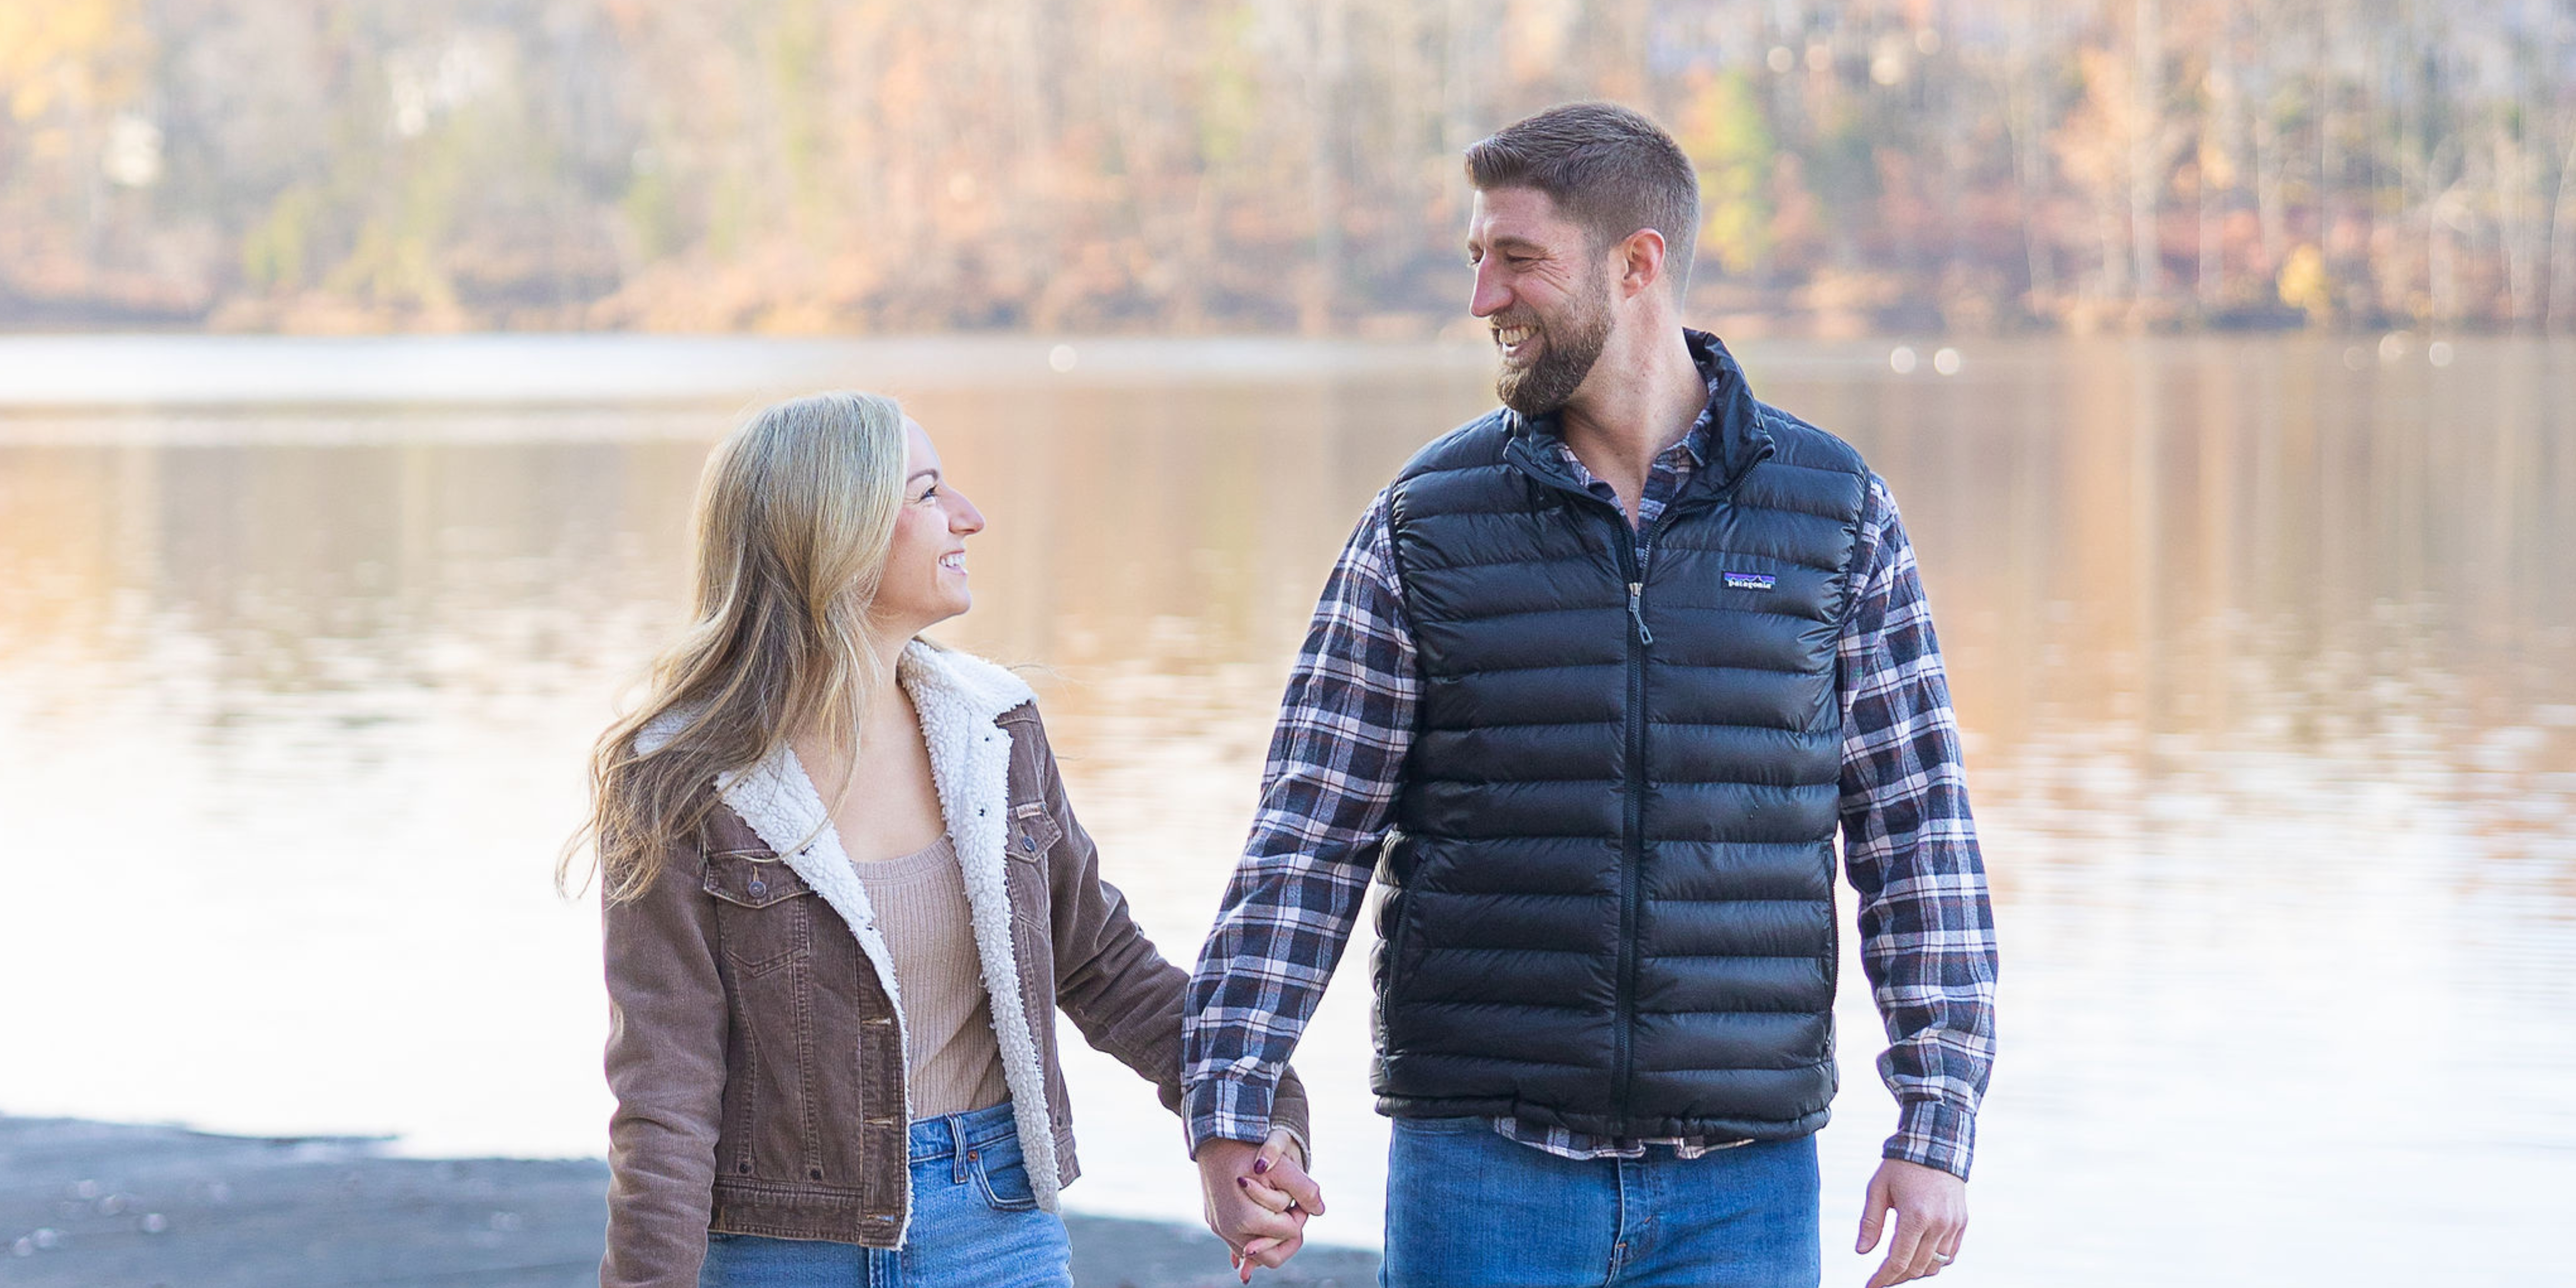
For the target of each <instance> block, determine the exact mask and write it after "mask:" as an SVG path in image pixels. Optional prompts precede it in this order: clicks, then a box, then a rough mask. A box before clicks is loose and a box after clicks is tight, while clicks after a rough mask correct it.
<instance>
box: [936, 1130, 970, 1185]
mask: <svg viewBox="0 0 2576 1288" xmlns="http://www.w3.org/2000/svg"><path fill="white" fill-rule="evenodd" d="M940 1121H941V1122H944V1123H946V1124H948V1140H949V1143H950V1144H951V1145H952V1146H953V1148H952V1149H951V1150H950V1152H949V1155H948V1171H949V1179H951V1180H953V1181H955V1182H957V1183H958V1184H959V1185H964V1184H965V1183H966V1150H967V1144H966V1116H965V1115H964V1114H948V1115H945V1116H943V1117H942V1118H941V1119H940Z"/></svg>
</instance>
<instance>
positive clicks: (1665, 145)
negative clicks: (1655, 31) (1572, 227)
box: [1467, 103, 1699, 300]
mask: <svg viewBox="0 0 2576 1288" xmlns="http://www.w3.org/2000/svg"><path fill="white" fill-rule="evenodd" d="M1467 181H1468V182H1469V183H1472V184H1474V185H1475V186H1476V189H1477V191H1479V192H1487V191H1491V190H1493V189H1496V188H1535V189H1537V190H1538V191H1540V192H1544V193H1546V194H1547V195H1548V197H1549V199H1551V200H1553V201H1554V202H1556V206H1557V209H1559V210H1562V211H1564V212H1565V213H1566V215H1567V217H1569V218H1571V219H1572V220H1574V222H1575V223H1577V224H1579V225H1581V226H1582V228H1583V230H1584V232H1585V233H1586V234H1587V235H1588V236H1589V237H1590V238H1591V239H1592V248H1593V249H1594V250H1595V251H1599V250H1602V249H1605V248H1607V247H1609V246H1610V245H1612V244H1613V243H1616V242H1619V241H1621V240H1623V239H1625V238H1626V237H1627V236H1628V235H1629V234H1631V233H1634V232H1636V231H1637V230H1638V229H1640V228H1652V229H1654V230H1655V231H1656V232H1658V233H1661V234H1663V237H1664V277H1665V279H1666V280H1668V281H1670V282H1671V283H1672V292H1673V298H1674V299H1675V300H1679V299H1680V298H1682V294H1683V292H1684V291H1686V290H1688V289H1689V287H1690V270H1691V252H1692V250H1693V248H1694V244H1695V243H1696V242H1697V241H1698V239H1699V175H1698V174H1697V173H1696V172H1694V171H1693V170H1692V168H1691V163H1690V158H1689V157H1688V156H1686V155H1684V154H1683V152H1682V149H1681V145H1680V144H1678V143H1675V142H1673V136H1671V135H1669V134H1666V133H1664V131H1663V127H1661V126H1659V125H1656V124H1655V123H1654V122H1653V121H1651V120H1648V119H1647V118H1646V117H1645V115H1644V114H1643V113H1640V112H1635V111H1631V110H1629V109H1628V108H1624V107H1621V106H1619V105H1618V104H1616V103H1568V104H1565V105H1564V106H1562V107H1551V108H1549V109H1547V110H1546V111H1544V112H1541V113H1539V114H1538V115H1536V116H1533V117H1530V118H1528V119H1526V120H1523V121H1519V122H1515V123H1514V124H1511V125H1508V126H1505V127H1504V128H1502V129H1500V130H1497V131H1495V132H1494V133H1493V134H1492V135H1490V136H1488V137H1486V138H1484V139H1481V140H1478V141H1477V142H1476V143H1474V144H1472V145H1470V146H1469V147H1468V148H1467Z"/></svg>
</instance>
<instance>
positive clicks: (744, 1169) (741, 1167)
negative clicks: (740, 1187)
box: [733, 1163, 751, 1176]
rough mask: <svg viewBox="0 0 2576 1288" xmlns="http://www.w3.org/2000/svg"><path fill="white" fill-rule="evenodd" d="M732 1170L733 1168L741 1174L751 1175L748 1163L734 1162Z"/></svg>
mask: <svg viewBox="0 0 2576 1288" xmlns="http://www.w3.org/2000/svg"><path fill="white" fill-rule="evenodd" d="M733 1170H735V1171H737V1172H740V1173H742V1174H743V1175H745V1176H749V1175H751V1164H749V1163H736V1164H734V1165H733Z"/></svg>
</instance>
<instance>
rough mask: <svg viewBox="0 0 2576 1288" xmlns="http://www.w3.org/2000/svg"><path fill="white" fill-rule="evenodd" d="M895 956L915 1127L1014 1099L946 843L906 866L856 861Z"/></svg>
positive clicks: (911, 857) (959, 874) (902, 861)
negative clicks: (921, 1122)
mask: <svg viewBox="0 0 2576 1288" xmlns="http://www.w3.org/2000/svg"><path fill="white" fill-rule="evenodd" d="M850 866H852V867H854V868H856V869H858V873H859V883H860V884H861V885H863V886H865V887H867V891H868V906H869V907H870V908H872V909H874V910H875V912H876V916H877V926H878V928H879V929H881V930H883V931H884V932H885V941H886V949H887V951H888V952H889V953H891V954H892V955H893V956H894V978H895V988H896V990H897V992H898V993H899V994H900V995H901V996H902V998H903V1027H904V1047H905V1055H906V1057H907V1059H908V1060H909V1061H910V1064H909V1066H908V1067H907V1068H906V1069H905V1070H904V1085H905V1087H906V1088H908V1089H909V1090H910V1092H911V1095H910V1099H911V1101H912V1117H913V1121H915V1122H918V1121H920V1120H922V1119H924V1118H931V1117H935V1116H937V1115H940V1114H962V1113H965V1112H967V1111H968V1110H973V1109H984V1108H989V1107H991V1106H993V1105H998V1104H1000V1103H1002V1102H1003V1101H1005V1100H1008V1099H1010V1098H1011V1088H1010V1084H1009V1083H1007V1082H1004V1081H1003V1080H1002V1050H1001V1047H1000V1046H999V1045H997V1044H996V1043H995V1041H994V1039H993V999H992V998H991V997H989V996H987V995H986V994H985V992H984V972H983V962H982V959H981V958H980V957H978V956H977V955H976V952H975V926H974V923H973V921H972V920H971V919H970V918H969V916H968V914H967V906H966V876H965V873H964V872H963V871H961V870H960V869H959V868H958V866H957V853H956V851H955V850H953V849H951V848H949V844H948V838H947V837H945V836H942V837H940V838H939V839H938V840H937V841H936V842H933V843H932V844H931V847H930V848H929V849H926V850H922V851H919V852H917V853H913V854H907V855H904V856H903V857H902V858H899V859H877V860H871V861H867V862H853V863H852V864H851V865H850Z"/></svg>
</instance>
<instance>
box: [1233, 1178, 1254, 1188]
mask: <svg viewBox="0 0 2576 1288" xmlns="http://www.w3.org/2000/svg"><path fill="white" fill-rule="evenodd" d="M1234 1183H1235V1184H1237V1185H1240V1186H1242V1187H1243V1188H1245V1189H1247V1190H1248V1189H1251V1188H1252V1178H1251V1177H1249V1176H1238V1177H1236V1178H1234Z"/></svg>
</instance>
